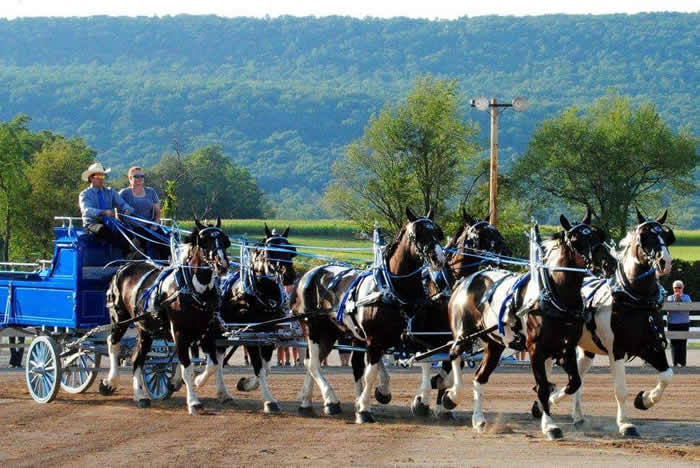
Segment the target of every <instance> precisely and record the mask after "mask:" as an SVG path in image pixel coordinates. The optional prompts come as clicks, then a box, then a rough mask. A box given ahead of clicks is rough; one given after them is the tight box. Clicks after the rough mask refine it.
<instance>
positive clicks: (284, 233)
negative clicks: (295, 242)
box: [282, 226, 291, 237]
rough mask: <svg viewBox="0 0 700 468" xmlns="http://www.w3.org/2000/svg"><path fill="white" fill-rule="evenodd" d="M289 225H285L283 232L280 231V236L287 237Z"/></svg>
mask: <svg viewBox="0 0 700 468" xmlns="http://www.w3.org/2000/svg"><path fill="white" fill-rule="evenodd" d="M290 227H291V226H287V229H285V230H284V232H283V233H282V237H287V236H288V235H289V228H290Z"/></svg>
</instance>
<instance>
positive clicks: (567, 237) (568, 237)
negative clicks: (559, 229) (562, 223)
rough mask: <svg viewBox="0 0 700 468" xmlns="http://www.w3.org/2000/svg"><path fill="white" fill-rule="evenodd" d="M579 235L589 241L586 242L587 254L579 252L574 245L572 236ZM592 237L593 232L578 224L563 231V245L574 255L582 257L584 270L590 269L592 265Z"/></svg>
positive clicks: (588, 227)
mask: <svg viewBox="0 0 700 468" xmlns="http://www.w3.org/2000/svg"><path fill="white" fill-rule="evenodd" d="M576 233H579V234H581V235H583V236H585V237H587V238H588V239H589V242H588V251H587V252H582V251H581V250H579V249H578V248H577V247H576V246H575V245H574V241H573V240H572V239H573V236H574V234H576ZM592 237H593V230H592V229H591V227H590V226H589V225H587V224H583V223H579V224H576V225H574V226H572V227H571V228H570V229H568V230H567V229H565V230H564V244H565V245H566V246H567V247H568V248H569V250H571V251H572V252H574V253H575V254H578V255H580V256H581V257H583V261H584V264H585V266H586V268H590V267H591V265H592V263H593V246H592V245H591V242H590V239H591V238H592Z"/></svg>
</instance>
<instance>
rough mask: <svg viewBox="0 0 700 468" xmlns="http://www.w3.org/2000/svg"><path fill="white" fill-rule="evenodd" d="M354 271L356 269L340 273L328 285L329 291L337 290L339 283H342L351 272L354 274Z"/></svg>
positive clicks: (348, 269) (347, 269)
mask: <svg viewBox="0 0 700 468" xmlns="http://www.w3.org/2000/svg"><path fill="white" fill-rule="evenodd" d="M353 271H355V269H354V268H346V269H345V270H343V271H341V272H340V273H338V274H337V275H335V276H334V277H333V278H332V279H331V281H330V282H329V283H328V289H333V288H335V287H336V286H338V283H340V280H341V279H343V277H344V276H345V275H347V274H348V273H351V272H353Z"/></svg>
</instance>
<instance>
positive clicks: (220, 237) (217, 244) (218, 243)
mask: <svg viewBox="0 0 700 468" xmlns="http://www.w3.org/2000/svg"><path fill="white" fill-rule="evenodd" d="M209 239H214V248H213V249H206V248H204V247H202V243H203V242H205V241H207V240H209ZM229 245H230V243H229V242H228V238H227V237H226V234H225V233H224V231H222V230H221V228H218V227H215V226H209V227H206V228H204V229H202V230H200V231H199V232H198V233H197V247H198V249H199V250H202V251H204V252H206V251H207V250H208V251H209V252H208V255H206V254H205V255H202V256H200V258H201V260H202V261H203V262H204V263H205V264H206V265H207V266H208V267H209V268H211V269H212V271H214V272H216V263H217V262H216V259H217V257H218V258H220V259H221V260H223V261H224V262H225V266H223V268H224V269H226V268H227V266H228V259H227V258H226V249H227V248H228V246H229ZM222 255H223V258H221V257H222Z"/></svg>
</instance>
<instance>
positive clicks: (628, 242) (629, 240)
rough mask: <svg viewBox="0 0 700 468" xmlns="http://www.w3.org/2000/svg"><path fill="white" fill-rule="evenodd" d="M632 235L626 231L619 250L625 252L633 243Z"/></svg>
mask: <svg viewBox="0 0 700 468" xmlns="http://www.w3.org/2000/svg"><path fill="white" fill-rule="evenodd" d="M634 237H635V236H634V233H633V232H632V231H627V234H626V235H625V237H624V238H623V239H622V240H621V241H620V250H625V249H626V248H627V247H628V246H630V245H631V244H632V241H634Z"/></svg>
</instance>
